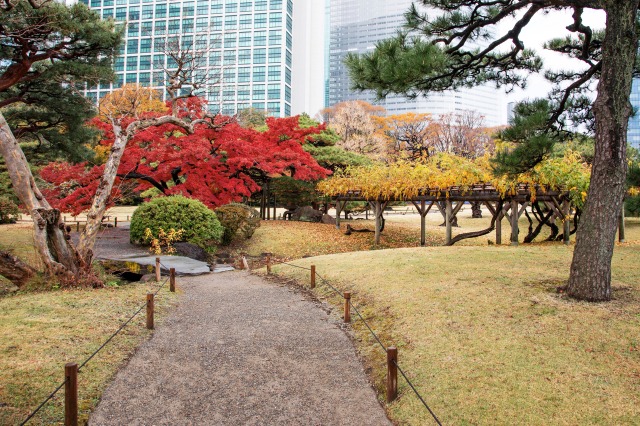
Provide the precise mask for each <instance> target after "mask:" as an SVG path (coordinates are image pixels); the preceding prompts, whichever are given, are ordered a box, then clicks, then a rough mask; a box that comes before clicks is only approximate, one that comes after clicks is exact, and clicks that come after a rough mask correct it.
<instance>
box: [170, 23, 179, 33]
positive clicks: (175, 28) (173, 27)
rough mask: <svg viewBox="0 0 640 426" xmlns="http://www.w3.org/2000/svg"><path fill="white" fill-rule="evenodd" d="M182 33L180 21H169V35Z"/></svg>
mask: <svg viewBox="0 0 640 426" xmlns="http://www.w3.org/2000/svg"><path fill="white" fill-rule="evenodd" d="M179 32H180V20H179V19H172V20H170V21H169V34H178V33H179Z"/></svg>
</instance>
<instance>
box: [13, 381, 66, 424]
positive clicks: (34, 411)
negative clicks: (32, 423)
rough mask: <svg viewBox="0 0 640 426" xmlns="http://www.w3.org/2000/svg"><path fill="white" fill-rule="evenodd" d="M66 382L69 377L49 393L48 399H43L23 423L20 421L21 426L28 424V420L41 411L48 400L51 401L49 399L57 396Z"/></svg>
mask: <svg viewBox="0 0 640 426" xmlns="http://www.w3.org/2000/svg"><path fill="white" fill-rule="evenodd" d="M66 383H67V379H65V380H64V382H62V383H61V384H60V386H58V387H57V388H56V390H54V391H53V392H51V393H50V394H49V396H48V397H47V399H45V400H44V401H42V404H40V405H38V408H36V409H35V410H33V411H32V412H31V414H29V416H28V417H27V418H26V419H24V421H23V422H22V423H20V426H24V425H25V424H27V422H28V421H29V420H31V418H32V417H33V416H35V415H36V414H37V413H38V411H40V409H41V408H42V407H44V406H45V404H46V403H47V402H49V400H50V399H51V398H53V397H54V396H55V394H57V393H58V391H59V390H60V389H62V388H63V387H64V385H65V384H66Z"/></svg>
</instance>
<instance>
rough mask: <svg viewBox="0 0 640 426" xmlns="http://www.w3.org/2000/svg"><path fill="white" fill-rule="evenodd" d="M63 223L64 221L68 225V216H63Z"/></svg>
mask: <svg viewBox="0 0 640 426" xmlns="http://www.w3.org/2000/svg"><path fill="white" fill-rule="evenodd" d="M20 219H22V218H20ZM62 221H63V222H64V223H67V217H66V216H62Z"/></svg>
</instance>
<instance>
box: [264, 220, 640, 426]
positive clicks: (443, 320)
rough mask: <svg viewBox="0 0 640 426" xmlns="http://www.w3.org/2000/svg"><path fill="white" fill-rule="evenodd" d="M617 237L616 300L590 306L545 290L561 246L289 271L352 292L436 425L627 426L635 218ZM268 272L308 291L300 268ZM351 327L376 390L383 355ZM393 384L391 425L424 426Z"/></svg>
mask: <svg viewBox="0 0 640 426" xmlns="http://www.w3.org/2000/svg"><path fill="white" fill-rule="evenodd" d="M627 239H628V241H629V242H627V243H625V244H617V245H616V250H615V253H614V258H613V283H614V296H615V300H613V301H612V302H609V303H601V304H591V303H583V302H576V301H573V300H570V299H567V298H566V297H564V296H563V295H562V294H558V293H557V292H556V288H557V287H559V286H561V285H563V283H564V282H565V280H566V279H567V277H568V273H569V265H570V262H571V256H572V252H573V247H572V246H569V247H566V246H563V245H562V244H561V243H553V244H550V243H546V244H537V245H528V246H526V245H521V246H519V247H509V246H500V247H496V246H486V245H485V246H466V247H465V246H460V247H458V246H456V247H427V248H407V249H400V250H381V251H374V252H356V253H345V254H334V255H328V256H320V257H315V258H313V259H302V260H298V261H296V262H295V264H297V265H300V266H309V265H310V264H311V263H313V264H315V265H317V268H318V273H320V274H321V275H322V276H324V277H326V278H328V279H329V280H330V281H331V282H332V283H333V284H335V285H337V286H339V288H341V289H343V290H347V289H350V290H352V291H353V292H354V293H355V296H354V303H356V304H363V305H364V312H365V316H367V317H369V318H370V319H371V321H372V324H373V327H374V328H375V329H376V330H377V331H379V332H380V333H381V335H382V336H383V338H384V339H385V343H386V344H387V345H390V344H395V345H397V346H398V347H399V352H400V363H401V365H402V366H403V368H405V369H406V370H407V371H408V372H409V374H410V377H411V379H412V380H413V381H414V383H415V384H416V385H418V389H419V391H420V393H421V394H422V395H423V396H424V397H425V398H426V399H427V401H428V402H429V403H430V405H431V407H432V408H433V409H434V411H435V412H436V413H437V414H438V415H439V417H440V419H441V420H442V421H443V424H486V425H494V424H527V425H528V424H531V425H548V424H568V425H584V424H600V425H612V424H616V425H618V424H625V425H627V424H628V425H632V424H639V423H640V338H639V337H638V336H639V330H640V284H638V283H639V282H640V268H638V267H637V265H638V261H640V221H638V220H637V219H629V220H628V221H627ZM307 241H308V242H307V244H313V240H312V239H311V240H307ZM485 244H486V240H485ZM274 272H275V273H276V274H278V275H279V276H282V277H286V278H293V279H297V280H299V282H301V283H305V284H306V283H308V272H307V271H302V270H300V269H297V268H291V267H288V266H284V265H283V266H276V267H274ZM318 291H319V292H320V293H326V289H322V288H320V289H319V290H318ZM333 300H334V302H335V303H339V302H340V301H339V300H338V299H337V298H334V299H333ZM354 328H355V330H356V335H357V337H358V339H359V341H360V344H359V350H360V352H361V353H362V354H363V355H364V357H365V358H366V360H367V364H368V365H369V366H371V368H372V377H373V378H374V379H375V381H376V386H377V387H378V388H379V389H380V390H381V389H382V386H383V382H382V378H383V375H384V365H385V361H384V353H383V352H382V351H381V350H380V348H379V347H378V346H377V344H376V343H375V342H374V341H373V339H371V338H370V337H369V335H368V332H367V331H366V330H365V329H364V327H363V326H362V325H361V324H358V323H355V324H354ZM400 382H401V385H400V398H399V399H398V400H397V401H396V402H394V403H393V404H391V405H390V406H389V407H388V408H389V413H390V415H391V417H392V418H393V419H394V420H395V421H397V422H399V423H400V424H411V425H414V424H415V425H422V424H431V423H430V422H431V420H430V416H429V414H428V413H427V412H426V410H425V409H424V407H422V406H421V404H420V402H419V401H418V400H417V398H416V397H415V396H414V395H413V394H412V391H411V390H410V389H409V388H408V387H407V385H406V384H405V383H404V382H403V381H402V380H401V381H400Z"/></svg>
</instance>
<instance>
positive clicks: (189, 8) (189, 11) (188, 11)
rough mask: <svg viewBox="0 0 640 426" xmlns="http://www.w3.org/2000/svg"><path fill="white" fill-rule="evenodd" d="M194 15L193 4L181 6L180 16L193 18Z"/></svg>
mask: <svg viewBox="0 0 640 426" xmlns="http://www.w3.org/2000/svg"><path fill="white" fill-rule="evenodd" d="M193 13H194V7H193V2H189V3H184V4H183V5H182V16H183V17H185V16H193Z"/></svg>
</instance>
